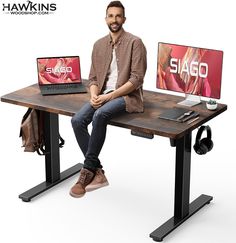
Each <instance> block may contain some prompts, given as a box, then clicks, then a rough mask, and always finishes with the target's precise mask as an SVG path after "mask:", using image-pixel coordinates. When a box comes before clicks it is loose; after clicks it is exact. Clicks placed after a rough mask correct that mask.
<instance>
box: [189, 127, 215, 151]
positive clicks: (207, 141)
mask: <svg viewBox="0 0 236 243" xmlns="http://www.w3.org/2000/svg"><path fill="white" fill-rule="evenodd" d="M205 130H206V132H207V137H206V138H203V139H201V136H202V133H203V132H204V131H205ZM193 148H194V150H195V152H196V153H197V154H206V153H207V152H209V151H211V150H212V148H213V141H212V140H211V128H210V127H209V126H201V127H200V128H199V130H198V132H197V135H196V141H195V144H194V146H193Z"/></svg>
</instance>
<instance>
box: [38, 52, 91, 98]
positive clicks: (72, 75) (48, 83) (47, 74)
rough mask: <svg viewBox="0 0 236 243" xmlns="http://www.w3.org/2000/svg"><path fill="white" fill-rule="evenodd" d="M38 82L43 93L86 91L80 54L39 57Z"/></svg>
mask: <svg viewBox="0 0 236 243" xmlns="http://www.w3.org/2000/svg"><path fill="white" fill-rule="evenodd" d="M37 67H38V84H39V88H40V91H41V94H42V95H56V94H74V93H86V92H87V90H86V87H85V86H84V85H83V83H82V79H81V70H80V58H79V56H67V57H41V58H37Z"/></svg>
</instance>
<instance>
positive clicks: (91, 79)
mask: <svg viewBox="0 0 236 243" xmlns="http://www.w3.org/2000/svg"><path fill="white" fill-rule="evenodd" d="M95 52H96V48H95V45H94V46H93V51H92V61H91V67H90V73H89V87H90V86H91V85H97V86H98V82H97V76H96V70H95V63H94V62H95Z"/></svg>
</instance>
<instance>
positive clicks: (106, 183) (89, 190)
mask: <svg viewBox="0 0 236 243" xmlns="http://www.w3.org/2000/svg"><path fill="white" fill-rule="evenodd" d="M108 185H109V183H108V182H104V183H102V184H99V185H94V186H87V187H85V191H86V192H91V191H94V190H97V189H99V188H102V187H105V186H108Z"/></svg>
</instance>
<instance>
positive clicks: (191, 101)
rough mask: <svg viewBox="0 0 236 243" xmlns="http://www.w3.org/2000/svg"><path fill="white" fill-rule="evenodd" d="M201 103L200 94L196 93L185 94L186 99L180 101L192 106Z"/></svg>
mask: <svg viewBox="0 0 236 243" xmlns="http://www.w3.org/2000/svg"><path fill="white" fill-rule="evenodd" d="M200 103H201V98H200V96H196V95H185V100H183V101H181V102H179V103H178V105H183V106H188V107H192V106H195V105H198V104H200Z"/></svg>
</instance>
